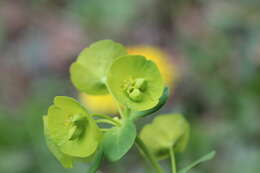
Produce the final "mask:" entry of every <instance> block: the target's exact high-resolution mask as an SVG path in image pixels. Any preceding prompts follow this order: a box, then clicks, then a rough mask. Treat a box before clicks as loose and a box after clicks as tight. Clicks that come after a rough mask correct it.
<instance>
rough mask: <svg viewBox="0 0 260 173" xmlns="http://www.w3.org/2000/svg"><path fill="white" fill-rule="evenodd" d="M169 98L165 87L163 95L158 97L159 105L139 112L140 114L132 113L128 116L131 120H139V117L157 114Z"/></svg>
mask: <svg viewBox="0 0 260 173" xmlns="http://www.w3.org/2000/svg"><path fill="white" fill-rule="evenodd" d="M168 98H169V89H168V88H167V87H166V88H164V91H163V95H162V96H161V97H160V99H159V103H158V104H157V105H156V106H155V107H154V108H152V109H149V110H146V111H140V112H133V113H132V114H131V115H130V116H131V118H132V119H133V120H135V119H138V118H141V117H145V116H147V115H150V114H152V113H154V112H157V111H158V110H160V109H161V108H162V107H163V105H164V104H165V103H166V102H167V100H168Z"/></svg>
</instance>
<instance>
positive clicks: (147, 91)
mask: <svg viewBox="0 0 260 173" xmlns="http://www.w3.org/2000/svg"><path fill="white" fill-rule="evenodd" d="M107 84H108V87H109V90H110V92H111V94H112V95H113V96H114V97H115V98H116V99H117V100H118V101H119V102H120V103H121V104H122V105H125V106H127V107H128V108H130V109H133V110H138V111H142V110H147V109H150V108H152V107H154V106H155V105H156V104H157V103H158V101H159V98H160V97H161V95H162V93H163V89H164V84H163V79H162V77H161V74H160V72H159V69H158V68H157V66H156V65H155V64H154V63H153V62H152V61H150V60H147V59H146V58H145V57H143V56H140V55H126V56H122V57H120V58H118V59H117V60H116V61H114V63H113V64H112V65H111V67H110V70H109V71H108V75H107Z"/></svg>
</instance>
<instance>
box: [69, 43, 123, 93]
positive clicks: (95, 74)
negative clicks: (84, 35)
mask: <svg viewBox="0 0 260 173" xmlns="http://www.w3.org/2000/svg"><path fill="white" fill-rule="evenodd" d="M126 54H127V50H126V49H125V48H124V47H123V46H122V45H121V44H119V43H116V42H113V41H111V40H102V41H98V42H95V43H93V44H92V45H90V47H89V48H85V49H84V50H83V51H82V52H81V53H80V55H79V57H78V58H77V61H76V62H74V63H73V64H72V65H71V67H70V75H71V80H72V83H73V84H74V86H75V87H76V88H77V89H78V90H79V91H81V92H85V93H87V94H91V95H100V94H106V93H108V92H107V88H106V85H105V81H106V74H107V70H108V69H109V67H110V65H111V64H112V62H113V61H114V60H115V59H116V58H117V57H119V56H122V55H126Z"/></svg>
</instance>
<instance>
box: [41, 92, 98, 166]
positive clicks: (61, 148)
mask: <svg viewBox="0 0 260 173" xmlns="http://www.w3.org/2000/svg"><path fill="white" fill-rule="evenodd" d="M44 132H45V137H46V141H47V144H48V146H49V149H50V151H51V152H52V153H53V154H54V155H55V156H56V158H57V159H58V160H59V161H60V162H61V163H62V165H63V166H64V167H72V166H73V161H74V159H75V158H87V157H89V156H91V155H92V154H93V153H94V152H95V151H96V150H97V147H98V145H99V141H100V137H101V132H100V130H99V128H98V126H97V125H96V123H95V120H94V119H92V117H91V115H89V114H88V112H87V111H86V110H85V108H84V107H82V106H81V105H80V104H79V103H78V102H77V101H75V100H74V99H72V98H70V97H65V96H57V97H55V99H54V104H53V105H51V106H50V107H49V110H48V115H47V116H44Z"/></svg>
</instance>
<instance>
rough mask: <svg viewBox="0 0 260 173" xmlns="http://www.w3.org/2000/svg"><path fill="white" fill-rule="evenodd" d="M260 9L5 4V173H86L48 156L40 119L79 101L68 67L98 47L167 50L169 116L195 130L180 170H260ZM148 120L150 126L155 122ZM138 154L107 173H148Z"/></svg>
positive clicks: (35, 1) (188, 0) (241, 0)
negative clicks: (65, 102) (56, 106)
mask: <svg viewBox="0 0 260 173" xmlns="http://www.w3.org/2000/svg"><path fill="white" fill-rule="evenodd" d="M259 9H260V3H259V0H230V1H225V0H219V1H214V0H185V1H181V0H178V1H170V0H161V1H160V0H151V1H148V0H145V1H138V0H133V1H127V0H112V1H102V0H86V1H83V0H74V1H69V0H30V1H26V0H20V1H19V2H18V1H15V0H8V1H1V2H0V51H1V54H0V172H1V173H2V172H3V173H34V172H39V173H47V172H50V170H51V172H55V173H64V172H68V173H69V172H71V173H77V172H78V173H81V172H84V170H85V169H86V165H82V164H79V165H77V166H76V168H75V169H72V170H71V169H63V168H62V167H61V166H60V165H59V163H58V162H57V161H56V160H55V158H54V157H53V156H52V155H51V154H50V153H49V151H48V150H47V147H46V144H45V142H44V138H43V131H42V116H43V115H44V114H46V110H47V107H48V106H49V105H50V104H51V102H52V99H53V97H54V96H56V95H75V94H76V93H75V89H73V87H72V84H71V82H70V81H69V75H68V67H69V65H70V63H71V62H72V61H73V60H74V59H75V57H76V56H77V54H78V53H79V52H80V50H81V49H82V48H84V47H86V45H87V44H88V43H90V42H93V41H95V40H98V39H107V38H110V39H113V40H116V41H120V42H123V43H124V44H128V45H137V44H142V45H149V44H151V45H156V46H161V47H163V48H164V49H165V50H166V51H168V52H169V55H170V56H171V57H172V62H173V63H175V65H176V66H178V69H180V71H181V75H180V81H179V83H178V84H176V86H177V87H176V88H175V90H174V93H173V96H172V98H171V99H170V101H169V102H168V103H167V105H166V107H165V108H164V110H163V111H162V112H169V111H173V112H182V113H183V114H184V115H185V117H186V118H187V119H188V120H189V121H190V124H191V140H190V143H189V145H188V148H187V149H188V151H186V152H184V153H181V154H178V155H177V159H178V160H180V162H179V163H178V166H179V167H183V166H184V165H187V163H190V161H191V160H194V159H196V158H198V157H199V156H201V155H203V154H205V153H206V152H207V151H210V150H212V149H215V150H217V155H216V159H215V160H213V161H211V162H209V163H207V164H205V165H202V166H201V167H198V168H196V169H194V171H193V172H192V173H197V172H200V173H206V172H211V173H215V172H216V173H217V172H221V173H245V172H246V173H255V172H258V170H259V169H260V167H259V164H258V163H259V162H260V125H259V122H260V116H259V113H260V75H259V74H260V51H259V50H260V46H259V45H260V32H259V29H260V20H259V18H260V10H259ZM151 119H152V118H146V119H145V120H144V122H143V123H145V122H151ZM145 166H146V165H145V162H143V161H142V160H141V158H140V157H139V155H138V154H137V152H136V150H135V149H133V150H132V151H131V152H130V153H129V154H128V155H127V156H126V158H124V159H123V160H122V161H120V162H119V163H117V164H115V163H105V164H104V167H103V168H102V170H103V171H104V172H106V173H107V172H108V173H109V172H113V173H116V172H119V173H120V172H137V173H139V172H140V173H141V172H144V171H145V169H146V168H145Z"/></svg>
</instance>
